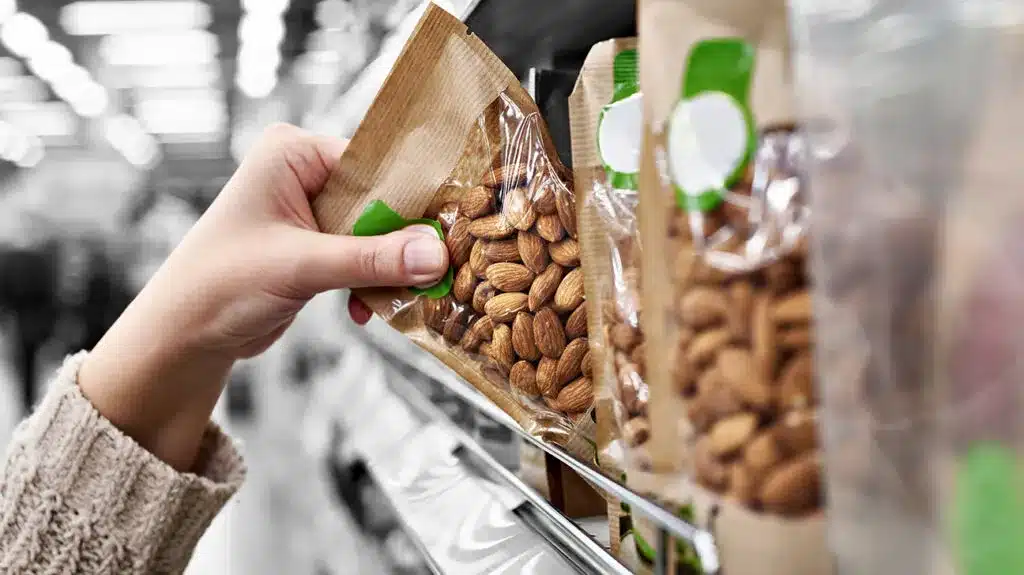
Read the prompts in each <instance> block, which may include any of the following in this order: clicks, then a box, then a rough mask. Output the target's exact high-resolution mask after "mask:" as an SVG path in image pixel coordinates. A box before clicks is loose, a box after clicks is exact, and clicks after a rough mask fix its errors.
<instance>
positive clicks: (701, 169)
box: [668, 92, 749, 196]
mask: <svg viewBox="0 0 1024 575" xmlns="http://www.w3.org/2000/svg"><path fill="white" fill-rule="evenodd" d="M748 137H749V134H748V126H747V120H746V118H745V117H744V115H743V110H742V109H741V108H740V106H739V104H738V103H737V102H736V100H734V99H733V98H732V97H730V96H729V95H728V94H725V93H722V92H705V93H703V94H699V95H697V96H696V97H694V98H691V99H689V100H682V101H680V102H679V103H678V104H676V107H675V109H674V110H672V115H671V116H670V117H669V120H668V168H669V174H670V175H671V177H672V182H673V183H675V184H676V185H677V186H679V188H680V189H682V190H683V191H684V192H686V194H687V195H690V196H699V195H701V194H703V193H704V192H707V191H709V190H717V189H721V188H723V187H725V182H726V179H727V178H728V177H729V175H731V174H732V173H733V172H735V171H736V168H738V167H739V165H740V163H741V162H742V161H743V158H744V156H745V154H746V151H747V144H748V142H747V138H748Z"/></svg>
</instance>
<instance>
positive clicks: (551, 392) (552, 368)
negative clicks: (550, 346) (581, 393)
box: [537, 357, 562, 397]
mask: <svg viewBox="0 0 1024 575" xmlns="http://www.w3.org/2000/svg"><path fill="white" fill-rule="evenodd" d="M557 373H558V361H557V360H554V359H551V358H550V357H542V358H540V362H538V363H537V389H538V390H539V391H540V392H541V394H542V395H544V397H555V396H557V395H558V392H559V391H561V390H562V386H560V385H559V384H558V375H557Z"/></svg>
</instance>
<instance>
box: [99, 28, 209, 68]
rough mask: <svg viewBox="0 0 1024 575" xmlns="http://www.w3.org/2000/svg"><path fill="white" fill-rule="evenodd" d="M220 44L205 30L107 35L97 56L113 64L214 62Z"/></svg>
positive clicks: (156, 64) (150, 64) (158, 64)
mask: <svg viewBox="0 0 1024 575" xmlns="http://www.w3.org/2000/svg"><path fill="white" fill-rule="evenodd" d="M219 51H220V46H219V44H218V42H217V36H215V35H214V34H212V33H210V32H208V31H206V30H189V31H184V32H175V33H164V34H145V35H143V34H125V35H117V36H107V37H105V38H103V40H102V41H101V43H100V55H101V56H102V58H103V59H104V60H105V61H106V62H107V63H108V64H110V65H113V66H160V65H182V64H207V63H210V62H215V61H216V59H217V53H218V52H219Z"/></svg>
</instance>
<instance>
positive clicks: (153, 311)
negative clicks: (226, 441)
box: [78, 290, 233, 471]
mask: <svg viewBox="0 0 1024 575" xmlns="http://www.w3.org/2000/svg"><path fill="white" fill-rule="evenodd" d="M158 301H164V300H161V298H155V297H153V295H152V292H151V291H147V290H143V293H141V294H140V295H139V297H138V298H136V300H135V301H134V302H132V304H131V305H130V306H129V307H128V309H127V310H125V313H124V314H122V316H121V317H120V318H119V319H118V320H117V322H116V323H115V324H114V325H113V327H111V329H110V330H109V331H108V332H107V334H106V335H105V336H104V337H103V339H101V340H100V342H99V344H98V345H97V346H96V347H95V349H94V350H93V351H92V353H90V354H89V357H88V358H87V359H86V360H85V362H84V363H83V365H82V367H81V371H80V373H79V379H78V382H79V386H80V388H81V390H82V393H83V395H85V397H86V398H88V399H89V401H91V402H92V404H93V405H94V406H95V407H96V409H97V411H99V412H100V413H101V414H103V416H105V417H106V418H107V419H109V420H110V421H111V423H113V424H114V425H115V426H117V427H118V428H119V429H121V430H122V431H124V433H125V434H126V435H128V436H129V437H131V438H132V439H134V440H135V441H137V442H138V443H139V444H140V445H141V446H142V447H144V448H145V449H147V450H149V451H150V452H151V453H153V454H154V455H156V456H157V457H158V458H160V459H162V460H163V461H165V462H167V463H168V464H169V465H171V466H172V467H173V468H175V469H177V470H179V471H189V470H191V469H192V466H193V465H194V462H195V458H196V454H197V453H198V451H199V447H200V442H201V440H202V437H203V433H204V432H205V430H206V428H207V426H208V424H209V421H210V415H211V414H212V412H213V409H214V407H215V406H216V403H217V399H218V397H219V396H220V393H221V391H222V389H223V385H224V381H225V380H226V377H227V374H228V372H229V371H230V369H231V365H232V363H233V362H232V359H231V358H230V357H228V356H226V355H220V354H217V353H215V352H214V351H211V350H205V349H202V347H201V346H198V345H194V344H193V342H191V341H189V337H188V336H189V331H190V327H189V325H187V324H183V323H181V322H182V318H184V317H188V316H187V315H183V314H181V313H180V312H174V311H172V310H166V309H160V307H161V304H158ZM194 311H195V310H194ZM175 317H176V318H178V320H177V322H176V323H172V322H173V321H174V320H171V319H170V318H175ZM158 318H166V319H165V320H164V321H158Z"/></svg>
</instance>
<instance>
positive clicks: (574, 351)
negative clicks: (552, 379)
mask: <svg viewBox="0 0 1024 575" xmlns="http://www.w3.org/2000/svg"><path fill="white" fill-rule="evenodd" d="M588 349H589V348H588V347H587V338H585V337H581V338H578V339H574V340H572V341H570V342H569V344H568V345H566V346H565V350H564V351H562V356H561V357H559V358H558V368H557V370H556V371H555V375H556V377H557V380H558V383H560V384H563V385H564V384H566V383H569V382H570V381H572V380H574V379H576V378H577V377H579V376H580V375H582V373H583V370H582V368H583V356H584V355H586V354H587V350H588Z"/></svg>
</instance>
